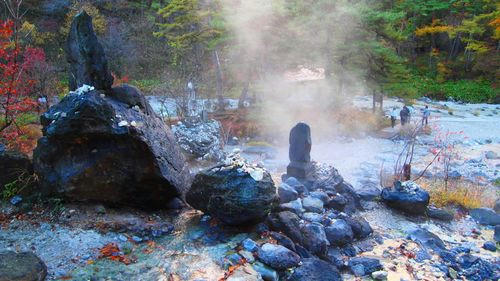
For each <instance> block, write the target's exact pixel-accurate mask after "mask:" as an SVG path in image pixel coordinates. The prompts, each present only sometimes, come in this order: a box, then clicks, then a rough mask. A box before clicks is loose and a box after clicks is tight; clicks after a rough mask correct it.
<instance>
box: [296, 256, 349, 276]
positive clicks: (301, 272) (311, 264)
mask: <svg viewBox="0 0 500 281" xmlns="http://www.w3.org/2000/svg"><path fill="white" fill-rule="evenodd" d="M341 280H342V276H341V275H340V273H339V271H338V269H337V268H336V267H335V266H334V265H331V264H329V263H327V262H325V261H323V260H320V259H317V258H306V259H304V260H303V261H302V264H301V265H300V266H299V267H298V268H296V269H295V270H294V272H293V274H292V275H291V276H290V278H289V279H288V281H341Z"/></svg>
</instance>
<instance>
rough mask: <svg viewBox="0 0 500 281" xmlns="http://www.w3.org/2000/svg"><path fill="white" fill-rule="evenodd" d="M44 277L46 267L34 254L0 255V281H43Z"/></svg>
mask: <svg viewBox="0 0 500 281" xmlns="http://www.w3.org/2000/svg"><path fill="white" fill-rule="evenodd" d="M46 276H47V266H45V263H44V262H43V261H42V260H41V259H40V258H39V257H37V256H36V255H35V254H33V253H30V252H24V253H15V252H11V251H7V252H1V253H0V281H43V280H45V277H46Z"/></svg>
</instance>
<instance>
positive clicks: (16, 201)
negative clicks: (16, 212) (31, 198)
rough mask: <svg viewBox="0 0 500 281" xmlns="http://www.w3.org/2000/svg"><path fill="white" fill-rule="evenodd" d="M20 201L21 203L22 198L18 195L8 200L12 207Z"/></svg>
mask: <svg viewBox="0 0 500 281" xmlns="http://www.w3.org/2000/svg"><path fill="white" fill-rule="evenodd" d="M21 201H23V198H22V197H21V196H19V195H16V196H14V197H12V198H10V204H12V205H17V204H19V203H20V202H21Z"/></svg>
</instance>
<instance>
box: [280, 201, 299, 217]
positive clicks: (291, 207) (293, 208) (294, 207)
mask: <svg viewBox="0 0 500 281" xmlns="http://www.w3.org/2000/svg"><path fill="white" fill-rule="evenodd" d="M280 207H281V209H282V210H284V211H290V212H294V213H295V214H297V215H300V214H301V213H303V212H304V208H303V207H302V200H301V199H300V198H297V200H293V201H290V202H288V203H285V204H281V205H280Z"/></svg>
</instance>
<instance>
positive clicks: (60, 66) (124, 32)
mask: <svg viewBox="0 0 500 281" xmlns="http://www.w3.org/2000/svg"><path fill="white" fill-rule="evenodd" d="M4 2H5V3H4V7H3V9H2V15H1V16H2V19H3V20H6V19H9V18H10V19H12V20H13V21H14V25H15V26H14V29H15V32H16V34H17V35H16V36H17V37H18V38H19V41H20V42H21V44H22V45H23V46H26V47H31V48H35V49H38V48H39V49H40V50H43V52H44V56H45V62H46V63H47V65H46V67H47V68H48V71H44V73H43V76H45V77H36V80H39V81H37V87H36V90H34V91H38V92H39V93H44V94H49V95H54V94H58V95H60V94H64V93H65V92H66V90H65V86H66V84H67V82H66V80H67V79H66V78H65V76H66V71H65V68H66V67H67V66H66V61H65V55H64V47H65V46H64V42H65V36H66V35H67V33H68V29H69V24H70V22H71V19H72V17H73V16H74V15H75V14H76V13H77V12H78V11H79V10H81V9H85V10H87V12H88V13H90V14H91V16H93V21H94V25H95V28H96V30H97V33H98V35H99V36H100V39H101V41H102V42H103V44H104V46H105V50H106V54H107V56H108V58H109V60H110V63H111V68H112V71H113V73H114V75H115V76H116V78H118V79H117V80H120V79H124V80H132V81H134V84H136V85H138V86H139V87H140V88H142V89H143V90H144V91H146V92H150V93H159V94H165V93H167V92H168V93H172V94H175V93H176V92H178V91H182V89H184V88H185V85H186V83H187V81H188V80H189V81H193V82H194V83H195V85H197V87H198V88H200V93H203V94H205V95H207V96H212V95H215V94H216V93H218V94H219V95H225V96H237V95H239V94H240V93H242V92H247V91H248V88H249V87H250V90H251V89H252V86H253V85H256V84H257V81H259V80H261V79H264V77H269V75H272V74H276V73H280V72H283V71H285V70H287V69H291V68H294V67H297V66H298V65H307V66H310V67H321V68H324V69H325V73H326V77H327V79H331V80H332V83H333V84H334V85H336V87H335V89H334V90H333V91H336V92H337V93H341V94H347V91H348V90H346V88H348V87H349V86H350V85H353V84H354V83H363V84H364V86H366V87H367V89H365V91H380V92H383V93H385V94H387V95H398V96H405V97H417V96H421V95H428V96H430V97H436V98H447V97H449V96H451V97H454V98H457V99H461V100H464V101H470V102H492V101H493V100H494V99H495V98H497V96H498V89H497V87H498V85H497V84H496V83H498V82H497V78H498V77H499V72H498V71H499V69H500V67H499V66H500V61H499V49H500V45H499V44H500V43H499V38H500V11H499V4H498V3H497V2H496V1H491V0H480V1H472V0H432V1H423V0H418V1H404V0H399V1H396V0H381V1H344V0H339V1H329V0H308V1H299V0H273V1H250V2H251V3H246V2H249V1H233V0H170V1H169V0H162V1H158V0H149V1H133V0H127V1H117V0H94V1H90V0H89V1H82V0H73V1H71V0H58V1H39V0H24V1H23V2H22V3H21V5H20V7H16V3H17V2H18V1H17V0H5V1H4ZM6 5H7V6H10V8H9V9H7V6H6ZM311 31H315V32H314V33H313V34H311ZM40 75H42V74H41V73H38V74H37V75H36V76H40Z"/></svg>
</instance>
